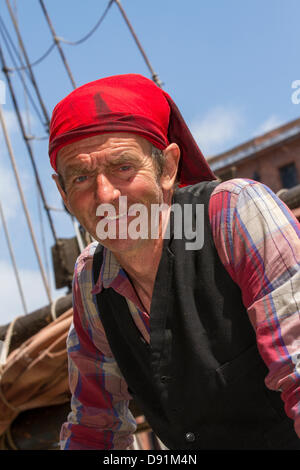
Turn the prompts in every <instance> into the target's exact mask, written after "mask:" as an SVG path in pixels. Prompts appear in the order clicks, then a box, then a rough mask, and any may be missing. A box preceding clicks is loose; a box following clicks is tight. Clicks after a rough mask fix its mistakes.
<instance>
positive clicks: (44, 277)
mask: <svg viewBox="0 0 300 470" xmlns="http://www.w3.org/2000/svg"><path fill="white" fill-rule="evenodd" d="M0 50H1V48H0ZM0 123H1V126H2V130H3V135H4V139H5V142H6V146H7V149H8V154H9V157H10V161H11V164H12V168H13V172H14V176H15V179H16V183H17V187H18V191H19V195H20V198H21V202H22V206H23V210H24V214H25V217H26V221H27V226H28V229H29V232H30V236H31V240H32V244H33V248H34V251H35V254H36V257H37V261H38V265H39V268H40V272H41V276H42V280H43V283H44V286H45V290H46V294H47V297H48V300H49V302H52V298H51V293H50V289H49V286H48V281H47V278H46V275H45V271H44V267H43V264H42V260H41V257H40V253H39V249H38V244H37V242H36V238H35V235H34V231H33V226H32V222H31V218H30V215H29V211H28V208H27V204H26V201H25V197H24V192H23V189H22V185H21V180H20V177H19V173H18V169H17V165H16V160H15V157H14V153H13V149H12V146H11V142H10V139H9V136H8V133H7V129H6V124H5V120H4V116H3V113H2V110H1V107H0Z"/></svg>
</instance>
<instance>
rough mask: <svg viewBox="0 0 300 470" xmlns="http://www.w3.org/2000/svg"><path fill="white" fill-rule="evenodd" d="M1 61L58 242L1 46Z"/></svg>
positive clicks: (55, 238) (51, 226)
mask: <svg viewBox="0 0 300 470" xmlns="http://www.w3.org/2000/svg"><path fill="white" fill-rule="evenodd" d="M0 61H1V63H2V66H3V71H4V73H5V75H6V79H7V83H8V86H9V90H10V94H11V97H12V101H13V105H14V108H15V112H16V115H17V118H18V122H19V126H20V129H21V132H22V136H23V139H24V141H25V144H26V146H27V150H28V153H29V157H30V160H31V164H32V167H33V171H34V175H35V179H36V182H37V184H38V188H39V191H40V194H41V197H42V200H43V204H44V208H45V210H46V213H47V216H48V220H49V224H50V228H51V231H52V235H53V238H54V240H55V242H56V241H57V236H56V231H55V228H54V224H53V220H52V217H51V214H50V211H49V210H48V204H47V202H46V198H45V195H44V191H43V188H42V185H41V181H40V178H39V174H38V170H37V167H36V164H35V160H34V156H33V151H32V147H31V145H30V142H29V139H28V137H27V135H26V132H25V128H24V124H23V120H22V116H21V113H20V109H19V106H18V103H17V100H16V97H15V93H14V89H13V86H12V83H11V80H10V76H9V73H8V71H7V67H6V63H5V58H4V55H3V52H2V49H1V46H0Z"/></svg>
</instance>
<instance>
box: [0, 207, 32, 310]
mask: <svg viewBox="0 0 300 470" xmlns="http://www.w3.org/2000/svg"><path fill="white" fill-rule="evenodd" d="M0 218H1V220H2V225H3V229H4V234H5V238H6V242H7V246H8V251H9V254H10V259H11V262H12V265H13V269H14V273H15V278H16V281H17V285H18V290H19V293H20V297H21V302H22V306H23V310H24V313H25V315H27V313H28V310H27V306H26V302H25V296H24V292H23V289H22V285H21V281H20V276H19V271H18V268H17V263H16V259H15V255H14V250H13V247H12V243H11V241H10V236H9V231H8V228H7V225H6V220H5V217H4V213H3V209H2V204H1V201H0Z"/></svg>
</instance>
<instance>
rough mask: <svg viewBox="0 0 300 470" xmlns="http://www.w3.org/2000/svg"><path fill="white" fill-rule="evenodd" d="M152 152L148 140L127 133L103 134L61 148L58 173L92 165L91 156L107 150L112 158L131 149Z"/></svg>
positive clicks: (58, 156)
mask: <svg viewBox="0 0 300 470" xmlns="http://www.w3.org/2000/svg"><path fill="white" fill-rule="evenodd" d="M131 148H132V149H137V150H140V149H141V150H143V151H144V152H145V153H149V152H150V151H151V144H150V142H148V141H147V140H146V139H144V138H142V137H140V136H138V135H135V134H127V133H119V134H113V133H111V134H101V135H97V136H92V137H87V138H85V139H81V140H78V141H76V142H72V143H71V144H68V145H65V146H64V147H63V148H61V149H60V150H59V152H58V154H57V169H58V172H60V171H61V170H62V167H63V169H64V170H66V169H67V168H71V167H74V166H78V165H84V164H88V163H90V157H91V156H95V157H96V156H97V155H98V154H100V153H101V152H102V153H103V151H105V150H110V154H111V155H112V157H115V158H116V157H117V156H118V155H122V154H123V155H124V154H126V152H128V151H130V149H131ZM76 157H77V158H76Z"/></svg>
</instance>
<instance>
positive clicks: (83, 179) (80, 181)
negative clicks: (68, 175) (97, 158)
mask: <svg viewBox="0 0 300 470" xmlns="http://www.w3.org/2000/svg"><path fill="white" fill-rule="evenodd" d="M87 178H88V177H87V176H77V178H75V183H83V182H84V181H86V180H87Z"/></svg>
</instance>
